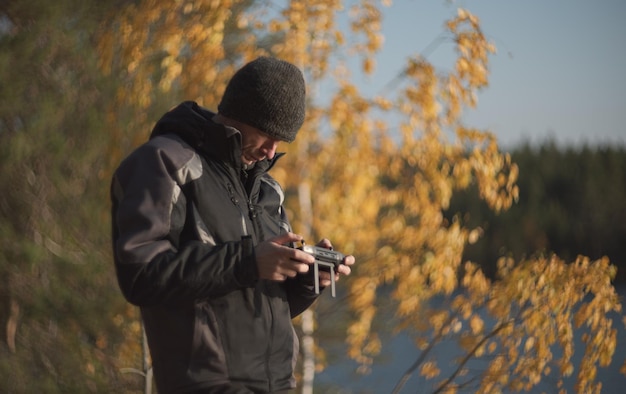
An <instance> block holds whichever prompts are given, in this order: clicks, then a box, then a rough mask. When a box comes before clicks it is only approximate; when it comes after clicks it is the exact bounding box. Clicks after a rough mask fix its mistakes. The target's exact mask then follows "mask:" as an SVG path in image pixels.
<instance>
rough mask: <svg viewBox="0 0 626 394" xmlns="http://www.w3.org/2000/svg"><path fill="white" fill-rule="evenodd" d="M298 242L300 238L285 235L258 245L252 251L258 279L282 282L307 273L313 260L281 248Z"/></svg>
mask: <svg viewBox="0 0 626 394" xmlns="http://www.w3.org/2000/svg"><path fill="white" fill-rule="evenodd" d="M300 241H302V236H300V235H298V234H294V233H287V234H281V235H279V236H276V237H274V238H270V239H268V240H267V241H264V242H261V243H260V244H258V245H257V246H256V248H255V249H254V253H255V255H256V264H257V269H258V270H259V278H261V279H268V280H275V281H284V280H285V279H287V278H288V277H289V278H293V277H294V276H296V275H298V274H304V273H306V272H308V271H309V264H313V263H314V262H315V258H314V257H313V256H311V255H310V254H308V253H305V252H303V251H301V250H298V249H295V248H290V247H287V246H283V245H285V244H289V243H292V242H293V243H299V242H300ZM349 273H350V272H349V271H348V274H349ZM320 276H321V275H320ZM328 283H330V276H328Z"/></svg>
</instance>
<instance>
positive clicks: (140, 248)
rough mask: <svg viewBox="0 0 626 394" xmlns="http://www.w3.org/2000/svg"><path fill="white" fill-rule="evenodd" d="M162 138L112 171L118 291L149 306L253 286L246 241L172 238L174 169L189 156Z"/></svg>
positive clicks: (177, 202)
mask: <svg viewBox="0 0 626 394" xmlns="http://www.w3.org/2000/svg"><path fill="white" fill-rule="evenodd" d="M162 140H167V141H165V143H164V145H163V144H161V145H158V144H156V143H152V144H151V143H148V144H146V145H144V146H142V147H140V148H138V149H137V150H136V151H135V152H134V153H132V154H131V155H130V156H129V157H128V158H127V159H126V160H125V161H124V162H122V164H121V165H120V167H119V168H118V170H117V171H116V173H115V175H114V177H113V182H112V186H111V198H112V223H113V228H112V230H113V252H114V260H115V266H116V272H117V277H118V283H119V286H120V288H121V290H122V293H123V294H124V296H125V297H126V299H127V300H128V301H129V302H131V303H133V304H135V305H139V306H150V305H155V304H159V303H177V302H180V301H183V300H190V299H200V298H207V297H211V296H215V295H220V294H224V293H227V292H229V291H231V290H234V289H237V288H242V287H248V286H253V285H254V283H255V282H256V281H257V280H258V274H257V268H256V262H255V256H254V245H253V241H252V239H250V238H247V237H244V238H242V239H241V240H238V241H234V242H226V243H223V244H218V245H211V244H207V243H203V242H201V241H189V242H185V243H181V244H180V245H175V244H174V243H173V242H172V241H173V239H172V237H171V233H172V229H173V228H175V227H176V223H173V222H172V221H173V219H172V218H173V217H175V214H176V213H177V212H178V211H180V210H181V209H182V210H184V204H185V203H184V201H183V200H181V198H184V197H183V196H182V194H181V193H180V188H179V186H178V184H177V182H176V180H175V177H174V175H175V174H176V173H177V171H180V169H181V168H183V167H184V166H183V164H184V163H185V161H188V160H192V159H193V157H194V154H193V152H192V151H190V150H189V149H185V148H183V147H182V145H180V143H179V142H177V141H175V140H171V139H162ZM172 152H174V153H175V154H174V153H172ZM178 215H179V216H180V215H183V216H184V213H182V214H181V213H180V212H178ZM181 230H182V225H181Z"/></svg>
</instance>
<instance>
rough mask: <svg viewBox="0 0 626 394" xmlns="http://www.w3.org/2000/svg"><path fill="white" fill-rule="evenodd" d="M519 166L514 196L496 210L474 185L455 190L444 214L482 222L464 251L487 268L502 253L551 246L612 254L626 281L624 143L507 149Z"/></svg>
mask: <svg viewBox="0 0 626 394" xmlns="http://www.w3.org/2000/svg"><path fill="white" fill-rule="evenodd" d="M511 156H512V159H513V161H514V162H515V163H517V164H518V166H519V179H518V185H519V188H520V195H519V201H518V203H517V204H515V205H514V206H513V207H512V208H511V209H510V210H508V211H506V212H503V213H500V214H494V213H493V212H491V211H490V210H489V209H488V208H487V207H486V205H485V204H484V203H482V202H481V201H480V200H479V198H478V194H477V192H476V190H468V191H466V192H462V193H459V194H458V195H456V196H455V197H454V198H453V200H452V202H451V206H450V209H449V210H448V212H447V214H448V215H449V217H450V218H451V217H452V216H453V215H454V214H455V213H460V218H461V220H463V221H464V222H465V223H468V224H469V225H471V226H480V227H482V229H483V230H484V234H483V236H482V238H481V239H480V240H479V241H478V242H477V243H475V244H474V245H470V246H469V247H468V248H467V249H466V251H465V256H464V257H465V259H470V260H472V261H474V262H477V263H481V264H482V265H483V268H484V269H485V271H486V272H487V273H488V274H490V275H492V274H493V273H494V272H495V267H496V262H497V260H498V258H499V257H501V256H512V257H514V258H515V259H517V260H519V259H521V258H524V257H531V256H534V255H537V254H552V253H555V254H556V255H558V256H559V257H561V258H562V259H564V260H565V261H573V260H574V259H575V258H576V256H577V255H584V256H588V257H590V258H592V259H597V258H600V257H602V256H607V257H609V259H610V261H611V263H612V264H613V265H615V266H616V267H617V268H618V273H617V278H616V282H620V283H625V282H626V147H624V146H621V147H620V146H606V147H588V146H585V147H581V148H562V147H558V146H557V145H556V144H555V143H554V142H546V143H544V144H543V145H541V146H530V145H528V144H527V145H523V146H521V147H519V148H516V149H515V150H512V151H511Z"/></svg>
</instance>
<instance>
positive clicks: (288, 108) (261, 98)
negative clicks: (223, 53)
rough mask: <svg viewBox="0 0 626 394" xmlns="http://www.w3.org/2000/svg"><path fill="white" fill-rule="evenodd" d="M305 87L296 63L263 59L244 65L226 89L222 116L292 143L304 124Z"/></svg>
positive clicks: (221, 109)
mask: <svg viewBox="0 0 626 394" xmlns="http://www.w3.org/2000/svg"><path fill="white" fill-rule="evenodd" d="M304 102H305V85H304V77H303V75H302V72H301V71H300V70H299V69H298V68H297V67H296V66H294V65H293V64H291V63H288V62H286V61H284V60H279V59H275V58H271V57H259V58H257V59H256V60H253V61H251V62H250V63H248V64H246V65H245V66H243V67H242V68H241V69H239V70H238V71H237V72H236V73H235V75H233V77H232V78H231V80H230V82H228V85H227V86H226V90H225V91H224V95H223V96H222V101H221V102H220V104H219V106H218V107H217V108H218V111H219V113H221V114H222V115H224V116H227V117H229V118H231V119H235V120H237V121H239V122H242V123H245V124H247V125H249V126H253V127H256V128H257V129H259V130H261V131H262V132H264V133H265V134H267V135H269V136H270V137H272V138H275V139H278V140H282V141H287V142H291V141H293V140H294V139H295V138H296V133H297V132H298V130H299V129H300V127H302V123H304V111H305V109H304V108H305V104H304Z"/></svg>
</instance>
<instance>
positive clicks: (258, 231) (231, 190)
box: [226, 182, 274, 392]
mask: <svg viewBox="0 0 626 394" xmlns="http://www.w3.org/2000/svg"><path fill="white" fill-rule="evenodd" d="M239 185H240V186H241V189H243V191H244V194H243V195H245V196H246V203H247V205H248V207H247V208H248V217H249V218H250V221H251V222H252V225H253V227H254V230H255V235H256V239H257V240H263V239H264V235H263V228H262V227H261V225H260V224H259V223H258V218H257V212H256V209H255V208H254V204H253V203H252V199H251V198H250V197H249V196H248V193H247V192H246V190H245V185H244V184H243V182H239ZM226 187H227V189H228V194H229V195H230V200H231V201H232V203H233V204H235V205H236V206H237V208H238V209H239V213H240V214H241V223H242V228H243V231H244V234H245V235H248V234H249V233H248V226H247V225H246V218H245V214H244V212H243V209H242V208H241V205H239V200H238V199H237V194H236V193H235V188H236V186H234V185H233V184H232V183H231V182H227V184H226ZM265 302H266V303H267V307H268V309H269V314H270V327H269V334H270V338H269V341H268V344H267V349H266V351H265V374H266V375H267V384H268V389H269V391H270V392H272V391H273V384H272V372H271V370H270V366H269V365H270V354H271V349H272V347H273V346H274V310H273V308H272V303H271V302H270V301H269V300H267V299H265Z"/></svg>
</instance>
